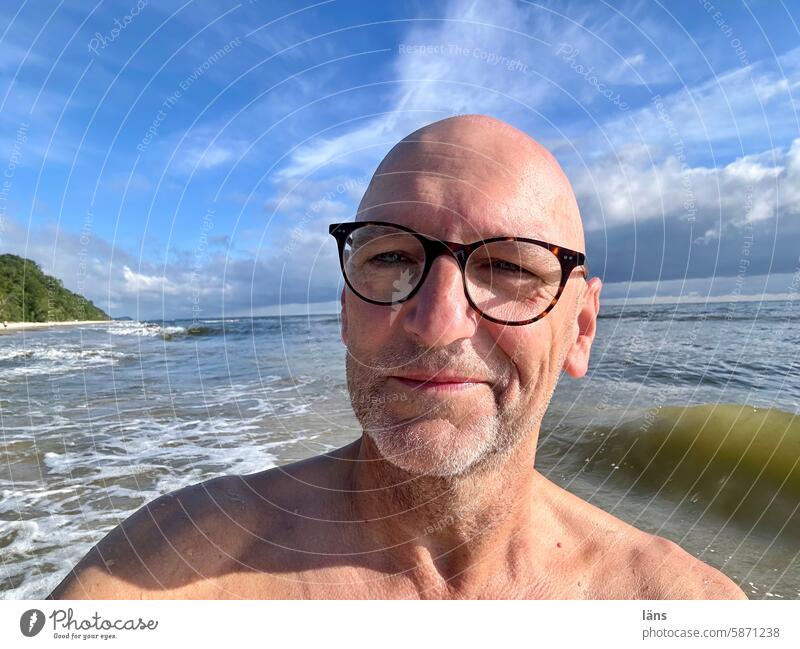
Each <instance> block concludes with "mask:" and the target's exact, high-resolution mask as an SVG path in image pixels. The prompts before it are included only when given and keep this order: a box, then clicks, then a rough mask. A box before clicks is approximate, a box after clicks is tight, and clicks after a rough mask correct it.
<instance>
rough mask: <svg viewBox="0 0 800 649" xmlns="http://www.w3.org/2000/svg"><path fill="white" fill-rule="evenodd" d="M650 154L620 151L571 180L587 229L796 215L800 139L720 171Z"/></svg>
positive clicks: (734, 223)
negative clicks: (654, 221) (703, 217)
mask: <svg viewBox="0 0 800 649" xmlns="http://www.w3.org/2000/svg"><path fill="white" fill-rule="evenodd" d="M653 153H657V151H656V152H654V151H653V150H651V149H650V148H649V147H645V146H643V145H642V146H635V145H634V146H629V147H623V148H621V149H620V150H618V151H617V152H616V154H615V155H609V156H607V157H606V158H604V159H602V160H600V161H599V162H598V163H597V164H596V165H594V166H592V167H591V168H589V169H586V170H583V171H581V172H578V173H576V174H573V187H574V188H575V192H576V194H577V196H578V202H579V204H580V206H581V213H582V215H583V217H584V224H585V227H586V229H587V230H601V229H605V228H610V227H613V226H615V225H620V224H624V223H630V222H633V221H642V220H650V219H677V218H687V219H688V218H691V217H694V218H696V219H698V220H701V219H700V215H706V216H707V217H708V216H713V217H714V218H716V219H717V220H719V218H720V215H721V217H722V219H723V228H725V227H730V226H741V225H743V224H744V223H745V222H751V223H753V222H758V221H763V220H765V219H769V218H772V217H774V216H775V214H776V213H781V214H784V215H790V216H798V215H800V189H798V188H800V138H798V139H796V140H794V142H793V143H792V144H791V146H790V147H789V148H788V149H780V148H779V149H774V150H770V151H765V152H763V153H759V154H754V155H747V156H742V157H740V158H738V159H736V160H734V161H733V162H731V163H729V164H728V165H725V166H723V167H721V168H719V169H714V168H708V167H689V166H685V167H684V166H683V165H682V164H681V162H680V161H679V159H678V158H677V157H676V156H675V155H667V156H666V157H665V158H663V159H659V158H658V157H657V156H655V157H651V154H653ZM704 236H705V237H712V236H714V235H713V233H712V232H710V231H708V230H707V231H706V232H705V235H704ZM716 236H717V237H718V236H719V232H718V230H717V232H716Z"/></svg>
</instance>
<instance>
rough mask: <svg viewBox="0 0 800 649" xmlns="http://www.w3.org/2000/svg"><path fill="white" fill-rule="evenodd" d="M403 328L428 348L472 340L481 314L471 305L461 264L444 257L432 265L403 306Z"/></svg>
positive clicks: (450, 257)
mask: <svg viewBox="0 0 800 649" xmlns="http://www.w3.org/2000/svg"><path fill="white" fill-rule="evenodd" d="M402 317H403V328H404V330H405V331H406V332H407V333H409V334H412V335H414V336H416V337H417V338H419V339H420V341H421V342H422V343H423V344H425V345H427V346H428V347H444V346H447V345H449V344H450V343H452V342H454V341H456V340H459V339H461V338H470V337H472V336H473V335H474V334H475V331H476V329H477V326H478V319H479V317H480V316H479V314H478V313H477V312H476V311H475V310H474V309H473V308H472V307H471V306H470V304H469V302H467V298H466V296H465V295H464V283H463V280H462V278H461V270H460V268H459V267H458V262H456V260H455V259H454V258H453V257H452V256H450V255H441V256H440V257H438V258H437V259H436V260H435V261H434V262H433V264H432V265H431V268H430V271H429V272H428V276H427V277H426V278H425V281H424V282H423V284H422V286H420V287H419V290H418V291H417V292H416V293H415V294H414V297H412V298H411V299H410V300H408V302H406V303H405V304H403V315H402Z"/></svg>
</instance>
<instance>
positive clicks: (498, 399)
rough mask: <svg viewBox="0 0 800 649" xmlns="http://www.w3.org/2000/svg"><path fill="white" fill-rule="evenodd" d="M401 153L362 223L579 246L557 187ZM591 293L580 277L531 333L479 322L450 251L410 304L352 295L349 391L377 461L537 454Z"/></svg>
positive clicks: (347, 326) (425, 464) (456, 466)
mask: <svg viewBox="0 0 800 649" xmlns="http://www.w3.org/2000/svg"><path fill="white" fill-rule="evenodd" d="M398 157H399V158H400V159H399V160H398V161H395V162H393V163H392V164H390V165H386V164H385V165H382V167H381V168H380V169H379V172H378V174H376V178H375V179H374V180H373V183H372V184H371V185H370V188H369V190H368V192H367V194H366V195H365V197H364V200H363V201H362V204H361V210H362V211H361V214H360V216H359V220H381V221H389V222H392V223H397V224H400V225H404V226H406V227H410V228H412V229H414V230H416V231H417V232H420V233H422V234H425V235H428V236H430V237H434V238H438V239H443V240H449V241H457V242H464V243H470V242H473V241H476V240H478V239H482V238H487V237H491V236H502V235H516V236H526V237H531V238H537V239H542V240H544V241H549V242H553V243H558V244H561V245H563V246H566V247H572V248H573V249H578V250H582V241H581V242H577V241H576V240H575V238H574V233H572V234H573V236H572V237H571V236H570V232H569V230H568V229H566V228H564V227H562V226H561V225H560V223H559V218H558V216H559V215H558V214H557V213H555V214H554V211H555V212H557V211H558V205H557V203H558V200H557V199H554V198H553V196H551V192H549V191H548V190H547V189H546V188H545V189H544V190H543V191H540V192H528V191H523V190H520V185H521V183H520V178H519V175H515V174H514V173H512V172H511V171H510V170H508V169H502V168H501V169H495V170H490V169H489V168H488V167H489V165H487V162H486V160H485V159H482V157H483V156H481V155H478V154H476V153H474V152H473V151H470V150H468V149H466V150H462V149H461V148H454V147H452V146H443V145H431V146H428V147H427V150H424V151H414V152H413V153H409V154H408V155H401V156H398ZM386 167H388V169H387V168H386ZM432 171H433V172H434V173H431V172H432ZM543 179H544V180H546V174H544V176H543ZM527 182H530V179H529V180H528V181H527ZM570 238H572V240H570ZM581 238H582V237H581ZM576 244H577V245H576ZM583 286H585V283H584V280H583V279H582V277H581V276H580V274H579V272H578V271H576V272H575V273H573V279H572V280H571V281H569V282H568V283H567V286H566V288H565V291H564V294H563V295H562V296H561V298H560V299H559V302H558V304H557V305H556V307H555V308H554V310H553V311H551V312H550V313H549V314H548V315H547V316H546V317H545V318H543V319H541V320H539V321H537V322H534V323H532V324H529V325H523V326H505V325H499V324H495V323H492V322H489V321H488V320H485V319H482V318H481V317H480V315H479V314H478V313H477V312H476V311H474V310H473V309H472V308H471V306H470V305H469V303H468V302H467V299H466V297H465V295H464V288H463V283H462V279H461V274H460V270H459V267H458V264H457V262H456V260H455V259H454V258H452V257H450V256H442V257H439V258H438V259H437V260H436V261H435V262H434V264H433V266H432V267H431V270H430V273H429V274H428V276H427V277H426V279H425V282H424V284H423V285H422V286H421V287H420V288H419V290H418V292H417V293H416V294H415V295H414V297H413V298H411V299H410V300H408V301H406V302H404V303H402V304H398V305H393V306H380V305H374V304H370V303H368V302H365V301H363V300H361V299H360V298H359V297H358V296H356V295H355V294H354V293H352V292H351V291H350V290H349V289H345V290H344V292H343V295H342V301H343V312H342V317H343V323H342V327H343V329H342V336H343V340H344V341H345V344H346V345H347V349H348V353H347V363H346V365H347V382H348V390H349V392H350V397H351V400H352V404H353V409H354V411H355V414H356V416H357V418H358V420H359V422H360V423H361V425H362V426H363V427H364V432H365V433H366V434H367V435H368V436H369V437H370V439H371V440H372V441H373V442H374V444H375V446H376V447H377V449H378V451H379V452H380V454H381V455H382V456H383V457H384V458H385V459H386V460H388V461H390V462H391V463H393V464H395V465H396V466H398V467H400V468H402V469H404V470H406V471H408V472H410V473H413V474H428V475H435V476H455V475H464V474H466V473H468V472H470V471H472V470H475V469H477V468H478V467H487V466H490V465H491V463H492V462H493V461H494V462H497V461H499V460H501V459H502V458H503V457H505V454H507V453H508V452H509V451H511V450H512V449H514V448H516V447H517V445H518V444H519V443H520V442H521V441H523V440H527V441H528V442H529V443H531V444H533V445H534V447H535V443H536V437H537V436H538V428H539V424H540V422H541V418H542V416H543V415H544V411H545V409H546V408H547V405H548V403H549V401H550V398H551V396H552V393H553V390H554V388H555V385H556V382H557V380H558V376H559V373H560V370H561V368H562V367H563V366H564V358H565V356H566V354H567V353H568V352H569V351H570V349H571V348H572V347H573V345H574V343H575V341H576V339H577V337H578V334H579V327H578V321H577V318H576V311H577V307H576V302H577V298H578V297H579V294H580V291H581V289H582V288H583ZM411 375H424V376H433V377H437V378H438V380H442V377H448V376H449V377H452V376H460V377H471V378H472V379H473V382H472V383H471V384H466V385H462V386H460V387H459V386H451V387H449V388H443V387H435V386H434V385H433V384H428V385H427V386H419V385H410V384H409V383H408V382H407V381H403V380H400V379H399V378H397V377H402V376H406V377H408V376H411ZM437 375H438V376H437Z"/></svg>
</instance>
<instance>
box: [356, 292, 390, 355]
mask: <svg viewBox="0 0 800 649" xmlns="http://www.w3.org/2000/svg"><path fill="white" fill-rule="evenodd" d="M347 300H348V302H347V308H346V313H347V337H348V341H347V342H348V348H349V349H350V352H351V353H352V354H353V355H357V352H358V351H359V350H361V352H363V353H366V354H368V353H369V351H370V350H374V349H377V348H379V347H380V346H381V345H383V344H385V342H386V340H387V338H388V337H389V335H390V333H391V332H390V327H389V313H388V312H390V311H391V309H390V307H385V306H379V305H377V304H370V303H369V302H364V301H363V300H360V299H358V298H357V297H356V296H354V295H352V294H350V295H348V296H347Z"/></svg>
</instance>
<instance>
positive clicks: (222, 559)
mask: <svg viewBox="0 0 800 649" xmlns="http://www.w3.org/2000/svg"><path fill="white" fill-rule="evenodd" d="M249 498H250V496H249V490H248V489H247V485H246V482H245V481H244V480H243V479H242V477H241V476H224V477H219V478H213V479H211V480H207V481H204V482H200V483H197V484H194V485H191V486H188V487H184V488H183V489H179V490H177V491H174V492H171V493H169V494H165V495H163V496H160V497H159V498H156V499H155V500H153V501H151V502H149V503H147V504H146V505H144V506H142V507H141V508H140V509H138V510H137V511H136V512H134V513H133V514H132V515H131V516H129V517H128V518H127V519H125V520H124V521H123V522H122V523H120V524H119V525H118V526H117V527H115V528H114V529H112V530H111V531H110V532H109V533H108V534H106V536H105V537H103V538H102V539H101V540H100V541H99V542H98V543H97V545H95V546H94V547H93V548H92V549H91V550H90V551H89V552H88V553H87V554H86V555H85V556H84V557H83V558H82V559H81V560H80V562H78V564H77V565H76V566H75V567H74V568H73V569H72V570H71V571H70V572H69V573H68V574H67V576H66V577H65V578H64V580H63V581H62V582H61V583H60V584H59V585H58V586H57V587H56V588H55V590H54V591H53V592H52V593H51V594H50V595H49V596H48V599H150V598H158V599H169V598H173V597H174V598H183V597H190V596H191V594H192V593H193V592H197V589H198V588H200V586H201V585H202V584H203V583H204V582H206V581H207V580H208V579H209V578H212V577H213V576H214V575H215V573H217V572H218V571H219V570H221V568H222V566H223V565H225V564H226V563H228V562H229V561H231V560H232V559H233V558H235V557H236V555H237V552H238V549H239V548H240V547H241V546H242V545H243V544H244V543H246V536H247V534H246V531H247V530H248V526H249V525H250V524H251V521H250V520H249V517H250V516H251V514H250V512H252V508H251V507H249V506H248V505H249V502H248V501H249Z"/></svg>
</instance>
